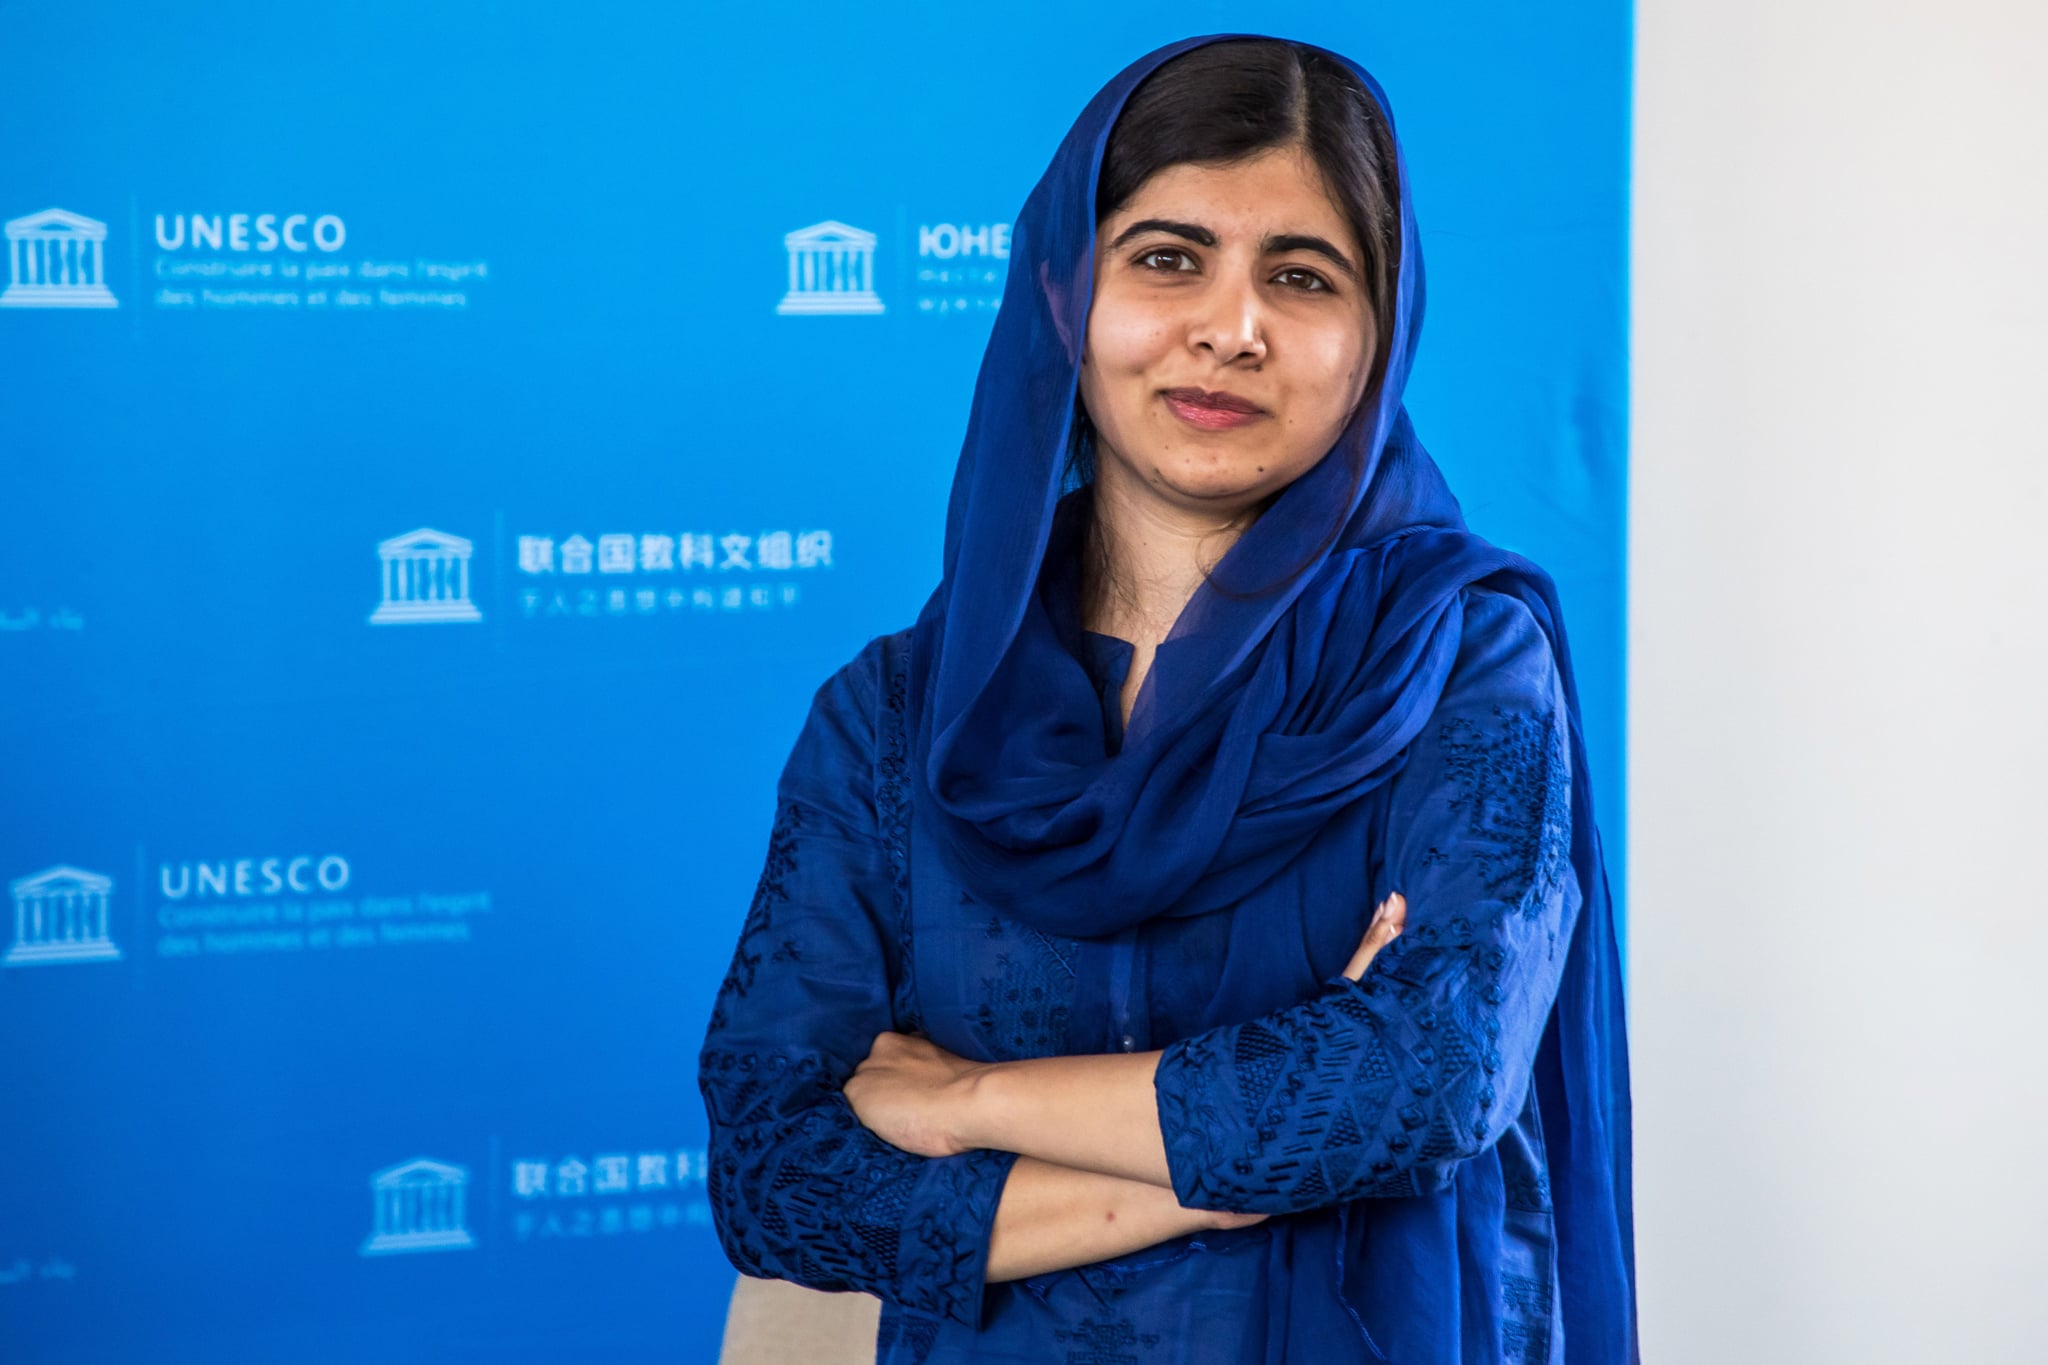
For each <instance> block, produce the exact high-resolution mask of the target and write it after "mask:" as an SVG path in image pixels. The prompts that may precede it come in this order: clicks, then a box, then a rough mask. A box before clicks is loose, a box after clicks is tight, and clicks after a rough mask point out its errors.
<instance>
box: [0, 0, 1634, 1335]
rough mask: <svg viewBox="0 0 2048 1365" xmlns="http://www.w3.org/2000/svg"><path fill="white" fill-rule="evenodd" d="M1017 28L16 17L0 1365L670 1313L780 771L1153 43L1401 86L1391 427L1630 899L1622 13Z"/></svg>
mask: <svg viewBox="0 0 2048 1365" xmlns="http://www.w3.org/2000/svg"><path fill="white" fill-rule="evenodd" d="M744 8H745V7H742V9H744ZM1011 8H1014V7H1010V8H1002V7H986V6H983V7H977V6H973V5H947V6H940V5H912V6H881V5H873V6H861V5H854V6H848V5H844V4H822V3H812V2H811V0H790V3H785V4H781V5H776V6H771V7H767V8H758V7H757V8H753V9H745V12H742V10H741V9H731V8H729V7H699V6H680V7H679V6H669V5H652V4H644V5H612V4H591V5H579V6H518V5H504V4H483V3H475V4H461V3H443V4H429V5H420V4H416V3H414V4H398V3H393V0H366V2H365V3H357V4H354V5H349V6H334V7H320V6H303V5H301V6H287V7H277V6H262V5H253V4H235V3H216V4H212V5H206V6H192V5H183V6H168V5H166V6H157V5H144V4H125V5H124V4H120V3H108V4H103V5H98V6H92V7H88V8H87V9H85V10H80V9H79V8H77V7H75V6H64V5H58V4H55V3H14V4H9V5H5V6H0V30H4V39H0V42H4V51H5V57H4V69H5V71H6V73H7V80H6V97H5V99H4V100H0V220H4V224H5V247H6V263H5V270H6V274H5V287H4V292H0V885H4V887H5V890H6V895H7V899H6V900H5V901H0V1040H4V1044H0V1360H5V1361H7V1362H9V1363H10V1365H45V1363H47V1365H84V1363H85V1362H129V1361H135V1362H149V1365H216V1363H228V1362H292V1365H320V1363H323V1362H337V1363H340V1362H404V1361H437V1362H438V1361H469V1360H475V1361H491V1362H524V1361H533V1362H561V1361H578V1360H605V1361H608V1362H615V1363H623V1362H635V1361H649V1362H652V1361H664V1362H672V1361H690V1362H709V1361H712V1360H714V1359H715V1358H716V1354H717V1347H718V1341H719V1334H720V1329H721V1325H722V1319H723V1314H724V1307H725V1303H726V1299H727V1296H728V1294H729V1293H730V1290H731V1287H732V1283H733V1279H734V1272H733V1271H732V1270H731V1268H730V1267H729V1266H728V1265H727V1263H726V1262H725V1260H724V1257H723V1255H722V1254H721V1253H720V1251H719V1248H718V1245H717V1242H716V1240H715V1238H714V1236H713V1233H712V1229H711V1225H710V1213H709V1208H708V1205H707V1202H706V1199H705V1193H704V1145H705V1130H704V1117H703V1112H702V1109H701V1108H700V1105H699V1102H698V1099H697V1095H696V1089H695V1077H694V1075H693V1071H692V1067H693V1063H694V1058H695V1052H696V1048H697V1046H698V1043H699V1041H700V1040H701V1037H702V1033H703V1028H704V1024H705V1021H706V1018H707V1015H708V1012H709V1007H710V1002H711V996H712V992H713V990H714V988H715V986H716V984H717V982H718V981H719V979H720V977H721V976H722V974H723V972H724V969H725V965H726V961H727V958H728V956H729V954H730V952H731V948H732V944H733V941H734V939H735V937H736V934H737V931H738V927H739V924H740V921H741V918H742V916H743V915H744V914H745V912H746V909H747V905H748V902H749V899H750V896H751V893H752V889H753V885H754V881H755V879H756V877H757V876H758V874H759V869H760V865H761V858H762V856H763V852H764V850H765V847H766V838H767V830H768V824H769V820H770V817H771V815H772V809H773V784H774V781H775V777H776V774H777V772H778V770H779V768H780V765H781V762H782V760H783V757H784V756H785V754H786V753H787V750H788V746H789V744H790V742H791V740H792V739H793V738H794V736H795V734H796V731H797V728H798V726H799V725H800V723H801V721H802V719H803V716H804V713H805V709H806V707H807V705H808V702H809V699H810V696H811V693H812V691H813V690H814V689H815V688H816V687H817V685H818V684H819V683H820V682H821V681H822V680H823V679H824V678H825V677H826V676H827V675H828V674H830V673H831V672H832V671H833V670H834V669H835V668H837V667H838V666H839V665H840V664H841V663H843V662H845V661H846V660H847V659H848V658H850V657H851V656H852V655H853V654H854V652H855V651H857V650H858V649H859V647H860V646H861V644H862V643H863V642H864V641H866V640H867V639H869V638H870V637H871V636H873V635H875V634H878V633H881V632H884V631H888V630H893V629H896V628H899V627H901V626H903V625H906V624H908V623H909V621H910V620H911V619H912V617H913V616H914V614H915V613H916V610H917V608H918V606H919V605H920V604H921V603H922V601H923V600H924V598H925V596H926V594H927V593H928V592H929V590H930V588H931V586H932V583H933V581H934V576H935V574H936V571H937V563H938V551H939V546H940V541H941V535H942V520H943V512H944V503H945V496H946V489H947V484H948V480H949V478H950V475H951V471H952V467H953V461H954V457H955V453H956V451H957V448H958V441H959V438H960V435H961V432H962V431H963V429H964V424H965V420H966V415H967V407H968V400H969V397H970V393H971V388H972V383H973V378H974V372H975V368H976V365H977V363H978V360H979V357H980V353H981V349H982V347H983V345H984V343H985V341H986V339H987V336H988V332H989V325H990V321H991V319H992V317H993V315H994V312H995V309H996V307H997V304H998V302H999V300H1000V298H1001V294H1002V288H1003V282H1004V277H1005V272H1006V269H1007V265H1008V259H1007V257H1008V245H1009V242H1008V234H1009V223H1010V220H1011V216H1012V214H1013V213H1014V212H1015V211H1016V209H1017V207H1018V206H1019V205H1020V204H1021V203H1022V201H1023V198H1024V195H1025V194H1026V192H1027V191H1028V190H1029V188H1030V186H1031V184H1032V183H1033V182H1034V180H1035V179H1036V177H1037V175H1038V173H1039V172H1040V170H1041V169H1042V168H1043V166H1044V164H1045V162H1046V160H1047V159H1048V157H1049V156H1050V154H1051V151H1052V149H1053V147H1054V145H1055V143H1056V142H1057V140H1058V139H1059V137H1060V135H1061V134H1062V132H1063V131H1064V130H1065V128H1066V126H1067V124H1068V122H1069V121H1070V120H1071V118H1072V117H1073V116H1074V114H1075V113H1076V112H1077V111H1078V110H1079V109H1080V107H1081V105H1082V104H1083V103H1084V102H1085V100H1086V99H1087V98H1088V96H1089V95H1090V94H1091V93H1092V92H1093V91H1094V90H1095V89H1096V87H1097V86H1098V85H1099V84H1100V83H1101V82H1102V81H1104V80H1105V79H1107V78H1108V77H1109V76H1110V75H1111V74H1112V73H1113V72H1114V71H1115V70H1117V69H1118V68H1119V67H1121V66H1122V65H1123V64H1125V63H1126V62H1127V61H1129V60H1130V59H1131V58H1133V57H1135V56H1136V55H1138V54H1139V53H1141V52H1144V51H1146V50H1148V49H1150V48H1152V47H1154V46H1156V45H1158V44H1159V43H1162V42H1165V41H1168V40H1170V39H1172V38H1176V37H1181V36H1185V35H1186V34H1187V33H1190V32H1202V31H1229V30H1238V29H1243V28H1256V29H1259V30H1262V31H1270V32H1277V33H1281V34H1285V35H1289V36H1296V37H1300V38H1304V39H1308V40H1310V41H1315V42H1320V43H1323V44H1325V45H1328V46H1332V47H1336V48H1340V49H1342V50H1344V51H1346V52H1348V53H1351V54H1353V55H1355V56H1356V57H1358V58H1359V59H1360V60H1361V61H1363V62H1364V63H1365V64H1366V65H1367V66H1368V67H1370V68H1372V69H1373V70H1374V71H1375V73H1376V74H1377V75H1378V76H1379V77H1380V78H1381V80H1382V81H1383V82H1384V83H1385V85H1386V86H1387V88H1388V90H1389V92H1390V95H1391V97H1392V98H1393V99H1394V100H1395V101H1396V114H1397V117H1398V119H1399V122H1400V125H1401V128H1402V133H1403V137H1404V141H1405V144H1406V147H1407V149H1408V152H1409V155H1410V157H1411V161H1412V173H1413V175H1414V178H1415V181H1416V186H1417V205H1418V213H1419V217H1420V221H1421V224H1422V236H1423V242H1424V247H1425V251H1426V255H1427V258H1428V264H1429V270H1430V312H1429V320H1428V325H1427V328H1426V331H1425V334H1424V344H1423V347H1422V351H1421V359H1420V362H1419V365H1418V368H1417V370H1416V374H1415V378H1414V381H1413V384H1412V387H1411V407H1412V409H1413V411H1414V412H1415V414H1416V418H1417V421H1418V424H1419V426H1420V429H1421V430H1422V432H1423V434H1424V437H1425V439H1426V440H1427V441H1428V442H1429V443H1430V445H1431V447H1432V449H1433V450H1434V451H1435V453H1436V455H1437V457H1438V459H1439V460H1440V461H1441V463H1442V464H1443V466H1444V468H1445V470H1446V472H1447V473H1448V474H1449V476H1450V478H1451V479H1452V481H1453V484H1454V486H1455V487H1456V488H1457V490H1458V492H1459V493H1460V495H1461V497H1462V498H1463V500H1464V503H1465V506H1466V508H1467V511H1468V513H1469V514H1470V517H1471V519H1472V521H1473V523H1474V524H1475V526H1476V527H1477V528H1478V529H1480V530H1481V531H1482V532H1485V533H1487V534H1489V535H1491V536H1493V537H1494V538H1495V539H1497V540H1500V541H1502V542H1504V543H1506V544H1508V545H1511V546H1513V547H1515V548H1518V549H1522V550H1524V551H1526V552H1528V553H1530V554H1532V555H1533V556H1535V557H1536V558H1537V559H1538V560H1540V561H1541V562H1543V563H1545V564H1546V565H1547V566H1548V567H1550V568H1551V569H1552V570H1553V572H1555V573H1556V574H1557V576H1558V578H1559V580H1560V582H1561V585H1562V588H1563V591H1564V596H1565V602H1566V606H1567V610H1568V612H1569V613H1570V624H1571V627H1572V631H1573V638H1574V642H1575V645H1576V648H1577V650H1578V656H1579V657H1578V662H1579V668H1580V672H1581V678H1582V680H1583V687H1584V692H1585V698H1586V712H1587V717H1588V721H1589V730H1590V735H1589V738H1590V741H1591V744H1592V750H1593V755H1594V759H1595V763H1596V765H1597V770H1596V772H1595V778H1596V781H1597V782H1598V784H1599V794H1598V795H1599V801H1600V804H1601V807H1602V809H1603V812H1604V824H1605V827H1606V831H1607V836H1608V840H1609V845H1610V848H1611V850H1612V851H1613V855H1614V856H1615V860H1616V864H1617V867H1616V877H1617V887H1618V885H1619V876H1620V868H1619V864H1620V858H1619V854H1620V852H1621V849H1622V847H1623V834H1622V829H1621V824H1620V819H1621V812H1622V803H1621V800H1620V797H1621V790H1620V781H1619V778H1620V773H1621V771H1622V753H1621V737H1622V727H1621V720H1622V695H1621V681H1622V668H1621V643H1622V642H1621V627H1622V620H1623V616H1622V604H1623V580H1622V572H1623V547H1624V525H1623V511H1624V507H1625V479H1626V451H1625V448H1624V436H1625V430H1626V420H1625V419H1626V412H1625V403H1626V381H1627V361H1626V349H1625V347H1626V326H1625V320H1626V303H1627V300H1626V243H1627V222H1626V206H1627V199H1626V187H1627V142H1628V128H1627V117H1628V103H1627V101H1628V78H1629V77H1628V48H1629V13H1628V10H1627V8H1626V6H1625V5H1624V4H1621V3H1615V2H1613V0H1603V2H1602V3H1590V4H1583V5H1578V6H1573V7H1568V8H1567V9H1565V10H1563V11H1559V10H1557V9H1556V8H1555V7H1551V8H1548V9H1544V10H1542V11H1540V12H1538V11H1529V10H1527V9H1526V8H1525V7H1522V6H1516V5H1510V4H1507V3H1498V4H1491V5H1478V6H1456V7H1441V6H1409V7H1395V6H1384V7H1365V6H1345V7H1332V6H1323V5H1317V6H1293V5H1281V6H1279V7H1278V8H1277V9H1276V7H1274V6H1273V5H1257V6H1254V5H1249V4H1208V5H1197V6H1193V7H1189V8H1184V9H1183V10H1180V11H1175V12H1173V13H1171V14H1167V13H1164V12H1159V11H1154V10H1152V9H1150V8H1149V7H1137V6H1131V7H1126V8H1125V12H1117V11H1116V10H1111V11H1105V10H1104V8H1103V7H1102V6H1100V5H1096V4H1083V3H1078V2H1066V0H1063V2H1062V3H1048V4H1043V5H1036V6H1028V7H1025V11H1026V12H1023V13H1013V12H1010V9H1011Z"/></svg>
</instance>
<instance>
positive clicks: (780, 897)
mask: <svg viewBox="0 0 2048 1365" xmlns="http://www.w3.org/2000/svg"><path fill="white" fill-rule="evenodd" d="M803 823H804V812H803V807H802V806H800V805H798V804H797V803H796V802H794V801H790V800H782V801H778V802H777V803H776V807H775V824H774V826H773V827H772V828H771V829H770V831H769V834H768V857H767V860H766V861H765V862H764V863H763V865H762V867H761V877H760V880H759V881H757V882H756V883H755V884H754V900H753V904H752V905H750V906H749V907H748V909H747V918H746V922H745V923H744V924H742V925H741V926H740V941H739V945H738V946H737V947H736V948H734V949H733V955H732V964H731V965H730V966H729V967H727V968H726V972H725V981H724V982H723V983H722V984H721V985H720V986H719V988H718V999H717V1001H716V1002H715V1003H714V1004H713V1005H712V1007H711V1027H712V1028H713V1029H714V1030H716V1029H722V1028H724V1027H725V1012H726V1006H727V1004H728V1002H730V1001H732V1000H737V999H742V998H744V997H745V996H746V994H747V992H748V991H750V990H752V989H753V988H754V977H755V974H756V973H758V972H759V971H760V969H761V961H762V958H763V956H764V955H767V956H768V958H769V960H770V961H773V962H794V961H797V960H798V959H799V958H800V957H801V956H802V950H801V949H799V948H798V947H797V943H796V940H795V939H794V938H790V937H784V938H783V939H782V941H781V942H779V943H776V944H775V945H774V946H773V947H772V948H771V947H764V946H763V945H762V943H761V940H762V939H763V938H765V937H766V936H767V935H768V934H769V933H770V932H771V930H772V929H773V927H774V922H775V912H776V910H777V909H778V908H779V907H780V906H781V905H782V904H783V903H784V902H786V901H787V900H788V899H789V877H790V874H791V873H793V872H795V871H796V844H797V832H798V831H799V830H801V829H802V828H803Z"/></svg>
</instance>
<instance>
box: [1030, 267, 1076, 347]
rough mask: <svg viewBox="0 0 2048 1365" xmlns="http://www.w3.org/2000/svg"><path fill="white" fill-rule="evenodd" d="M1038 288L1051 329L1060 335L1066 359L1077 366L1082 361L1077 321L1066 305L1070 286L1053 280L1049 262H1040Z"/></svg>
mask: <svg viewBox="0 0 2048 1365" xmlns="http://www.w3.org/2000/svg"><path fill="white" fill-rule="evenodd" d="M1038 287H1039V288H1040V289H1041V290H1043V291H1044V293H1045V307H1046V311H1047V312H1048V313H1050V314H1051V315H1052V325H1053V329H1054V330H1055V331H1057V332H1058V333H1059V334H1060V345H1062V346H1064V347H1065V348H1066V351H1067V359H1068V360H1071V361H1073V362H1074V363H1075V364H1076V365H1079V364H1080V363H1081V361H1082V359H1083V356H1082V354H1081V345H1080V340H1079V337H1078V333H1079V330H1080V327H1079V324H1078V321H1077V320H1076V319H1075V318H1074V317H1073V316H1071V315H1070V314H1069V313H1068V311H1067V309H1068V305H1069V304H1070V303H1071V302H1072V301H1073V290H1072V288H1071V286H1069V285H1068V284H1066V283H1064V282H1062V281H1057V280H1054V279H1053V277H1052V262H1051V261H1040V262H1039V263H1038Z"/></svg>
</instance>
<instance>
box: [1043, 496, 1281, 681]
mask: <svg viewBox="0 0 2048 1365" xmlns="http://www.w3.org/2000/svg"><path fill="white" fill-rule="evenodd" d="M1093 496H1094V517H1095V527H1094V531H1093V537H1092V538H1093V541H1094V547H1093V550H1092V552H1091V553H1090V554H1089V555H1088V556H1087V558H1086V561H1085V563H1086V571H1085V572H1084V574H1083V576H1082V606H1081V624H1082V626H1083V628H1084V629H1087V630H1092V631H1095V632H1097V633H1098V634H1102V635H1111V636H1115V637H1116V638H1118V639H1121V640H1127V641H1129V642H1130V643H1131V645H1132V646H1133V647H1134V654H1133V657H1132V660H1131V671H1130V674H1129V676H1128V677H1127V678H1126V679H1125V681H1124V689H1123V712H1124V718H1125V720H1126V721H1128V720H1129V719H1130V712H1131V704H1132V702H1133V701H1134V700H1135V699H1136V697H1137V694H1138V684H1139V682H1140V681H1141V680H1142V679H1143V678H1144V675H1145V671H1146V670H1147V669H1148V668H1149V667H1150V666H1151V662H1152V655H1153V652H1154V651H1155V650H1156V649H1157V648H1158V646H1159V643H1160V641H1162V640H1164V639H1165V638H1166V636H1167V633H1168V632H1169V631H1171V630H1172V629H1173V623H1174V622H1175V621H1177V620H1178V619H1180V614H1181V610H1182V609H1183V608H1184V607H1186V606H1187V604H1188V600H1189V599H1190V598H1192V597H1193V596H1194V595H1195V590H1196V589H1197V588H1199V587H1201V586H1202V580H1203V576H1204V575H1205V574H1206V573H1207V572H1208V571H1209V570H1211V569H1213V568H1215V566H1216V564H1217V563H1218V562H1219V561H1220V560H1221V559H1222V558H1223V556H1224V554H1225V553H1226V552H1228V551H1229V549H1230V547H1231V546H1232V545H1234V544H1236V543H1237V538H1238V537H1239V536H1241V535H1243V534H1244V531H1245V528H1246V527H1248V526H1249V525H1250V524H1251V522H1252V520H1253V516H1254V514H1253V513H1252V512H1251V511H1250V510H1249V509H1238V510H1237V511H1236V512H1234V513H1233V512H1229V511H1220V510H1219V511H1213V512H1212V511H1207V510H1203V509H1197V508H1189V507H1186V506H1184V505H1181V504H1177V503H1173V502H1169V501H1167V500H1166V499H1165V498H1163V497H1161V496H1160V495H1159V494H1157V493H1155V492H1154V491H1152V490H1151V489H1149V488H1146V487H1144V486H1143V484H1142V483H1140V482H1139V480H1138V478H1137V476H1136V475H1135V474H1134V473H1132V472H1131V471H1130V470H1128V469H1127V468H1126V467H1125V466H1124V465H1123V464H1122V463H1121V462H1120V461H1117V460H1114V459H1112V458H1109V457H1108V456H1106V455H1105V456H1104V457H1103V458H1101V459H1099V460H1098V462H1097V466H1096V478H1095V491H1094V495H1093Z"/></svg>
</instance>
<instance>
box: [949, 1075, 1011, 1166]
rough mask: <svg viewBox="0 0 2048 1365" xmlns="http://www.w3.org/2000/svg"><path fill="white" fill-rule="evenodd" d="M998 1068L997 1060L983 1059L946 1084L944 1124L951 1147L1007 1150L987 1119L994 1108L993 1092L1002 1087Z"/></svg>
mask: <svg viewBox="0 0 2048 1365" xmlns="http://www.w3.org/2000/svg"><path fill="white" fill-rule="evenodd" d="M1002 1069H1003V1063H1001V1062H985V1063H983V1064H981V1065H979V1066H975V1067H970V1068H969V1069H968V1070H966V1071H963V1072H961V1073H960V1075H959V1076H958V1077H957V1078H956V1079H955V1080H954V1082H953V1084H952V1086H951V1087H950V1092H951V1093H950V1095H949V1101H950V1102H949V1103H948V1105H947V1113H946V1118H945V1124H946V1135H947V1136H948V1137H949V1138H950V1139H952V1143H953V1147H954V1148H955V1150H957V1151H962V1152H973V1151H979V1150H981V1149H983V1148H988V1149H990V1150H994V1151H1009V1150H1010V1149H1009V1148H1007V1147H1004V1146H1003V1145H1002V1143H1001V1142H1000V1141H998V1140H997V1139H998V1137H999V1134H998V1133H997V1132H996V1127H997V1125H995V1124H993V1123H991V1122H990V1121H989V1114H990V1110H992V1109H993V1108H994V1107H995V1102H996V1098H997V1092H999V1091H1000V1089H1001V1086H1002V1082H1001V1080H1000V1079H999V1078H998V1075H997V1073H999V1072H1000V1071H1002Z"/></svg>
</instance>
